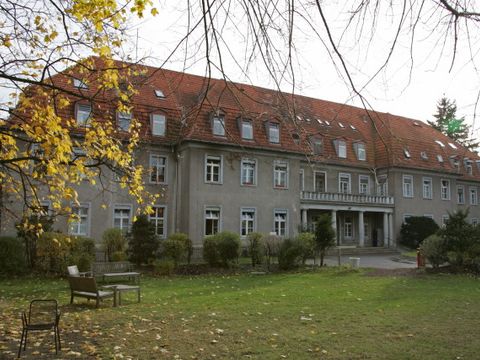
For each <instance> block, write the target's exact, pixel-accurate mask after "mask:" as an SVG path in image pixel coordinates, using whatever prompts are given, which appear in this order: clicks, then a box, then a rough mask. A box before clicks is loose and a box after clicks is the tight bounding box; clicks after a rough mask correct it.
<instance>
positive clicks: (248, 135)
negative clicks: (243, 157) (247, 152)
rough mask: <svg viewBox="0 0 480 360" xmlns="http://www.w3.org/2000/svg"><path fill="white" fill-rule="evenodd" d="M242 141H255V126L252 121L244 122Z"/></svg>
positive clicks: (242, 124)
mask: <svg viewBox="0 0 480 360" xmlns="http://www.w3.org/2000/svg"><path fill="white" fill-rule="evenodd" d="M240 131H241V133H242V139H244V140H252V139H253V125H252V122H251V121H250V120H242V123H241V129H240Z"/></svg>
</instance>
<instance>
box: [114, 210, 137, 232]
mask: <svg viewBox="0 0 480 360" xmlns="http://www.w3.org/2000/svg"><path fill="white" fill-rule="evenodd" d="M131 213H132V208H131V206H130V205H115V207H114V208H113V227H114V228H116V229H120V230H122V231H123V232H124V233H126V232H128V231H129V230H130V225H131V220H130V217H131Z"/></svg>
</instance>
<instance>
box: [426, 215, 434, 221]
mask: <svg viewBox="0 0 480 360" xmlns="http://www.w3.org/2000/svg"><path fill="white" fill-rule="evenodd" d="M423 217H426V218H429V219H432V220H434V221H435V218H434V216H433V214H423Z"/></svg>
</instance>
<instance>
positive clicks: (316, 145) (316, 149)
mask: <svg viewBox="0 0 480 360" xmlns="http://www.w3.org/2000/svg"><path fill="white" fill-rule="evenodd" d="M311 145H312V150H313V153H314V154H315V155H320V154H321V153H322V152H323V141H322V139H318V138H315V139H312V140H311Z"/></svg>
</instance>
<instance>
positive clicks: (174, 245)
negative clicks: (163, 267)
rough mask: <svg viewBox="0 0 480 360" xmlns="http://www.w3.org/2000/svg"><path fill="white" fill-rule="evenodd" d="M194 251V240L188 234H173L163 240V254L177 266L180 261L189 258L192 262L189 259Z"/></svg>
mask: <svg viewBox="0 0 480 360" xmlns="http://www.w3.org/2000/svg"><path fill="white" fill-rule="evenodd" d="M192 252H193V249H192V241H191V240H190V239H189V238H188V235H187V234H184V233H175V234H171V235H170V236H169V237H168V238H167V239H166V240H165V241H164V242H163V255H165V256H166V257H167V258H169V259H171V260H173V263H174V265H175V267H177V265H178V263H179V262H180V261H182V260H184V259H187V260H188V263H190V260H189V259H190V257H191V254H192Z"/></svg>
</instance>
